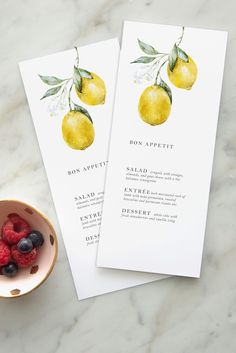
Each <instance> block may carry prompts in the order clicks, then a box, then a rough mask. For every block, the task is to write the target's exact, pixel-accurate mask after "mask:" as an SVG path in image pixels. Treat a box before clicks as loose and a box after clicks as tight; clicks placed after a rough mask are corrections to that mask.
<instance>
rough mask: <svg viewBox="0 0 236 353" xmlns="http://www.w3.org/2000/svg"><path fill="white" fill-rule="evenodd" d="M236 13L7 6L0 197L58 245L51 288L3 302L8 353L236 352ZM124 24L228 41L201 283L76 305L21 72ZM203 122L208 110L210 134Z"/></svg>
mask: <svg viewBox="0 0 236 353" xmlns="http://www.w3.org/2000/svg"><path fill="white" fill-rule="evenodd" d="M235 11H236V3H235V1H234V0H230V1H229V0H228V1H227V2H226V1H221V0H172V1H170V0H169V1H167V0H166V1H164V0H162V1H159V0H157V1H154V0H153V1H152V0H133V1H131V0H130V1H127V0H96V1H92V0H90V1H89V0H66V1H65V0H64V1H63V0H49V1H41V2H40V1H38V2H35V1H33V0H31V1H30V0H16V1H14V2H13V1H4V2H3V1H2V2H1V12H0V29H1V34H2V36H1V50H0V63H1V65H0V75H1V86H0V163H1V168H0V197H1V198H4V197H15V198H22V199H25V200H28V201H29V202H32V203H33V204H35V205H36V206H37V207H38V208H40V209H41V210H42V211H43V212H45V213H46V214H47V215H48V216H49V218H51V219H52V221H53V222H54V224H55V225H56V228H57V231H58V234H59V241H60V248H59V259H58V262H57V265H56V268H55V271H54V272H53V274H52V275H51V276H50V278H49V280H48V281H47V282H46V283H45V284H44V285H43V286H42V287H40V288H39V289H38V290H37V291H35V292H33V293H32V294H31V295H29V296H25V297H22V298H19V299H17V300H2V301H0V352H1V353H5V352H11V353H32V352H34V353H37V352H40V353H41V352H44V353H62V352H66V351H67V352H70V353H73V352H76V353H134V352H135V353H212V352H214V353H222V352H224V353H235V352H236V276H235V264H236V217H235V211H236V188H235V181H236V163H235V155H236V123H235V115H236V91H235V87H236V65H235V54H236V26H235ZM124 19H128V20H139V21H146V22H156V23H163V24H180V25H183V24H184V25H186V26H195V27H205V28H212V29H223V30H228V31H229V41H228V50H227V56H226V67H225V76H224V84H223V93H222V100H221V108H220V117H219V127H218V132H217V141H216V150H215V160H214V168H213V176H212V185H211V193H210V203H209V213H208V221H207V230H206V239H205V247H204V254H203V267H202V276H201V279H199V280H196V279H186V278H169V279H167V280H163V281H160V282H156V283H151V284H148V285H144V286H140V287H136V288H132V289H128V290H123V291H120V292H115V293H112V294H108V295H104V296H101V297H96V298H92V299H89V300H85V301H81V302H79V301H78V300H77V298H76V293H75V289H74V285H73V281H72V277H71V273H70V268H69V265H68V261H67V258H66V253H65V249H64V245H63V241H62V238H61V235H60V230H59V227H58V222H57V217H56V214H55V209H54V205H53V203H52V199H51V194H50V190H49V187H48V182H47V178H46V174H45V170H44V167H43V163H42V159H41V156H40V151H39V147H38V143H37V140H36V136H35V132H34V128H33V123H32V121H31V117H30V113H29V109H28V106H27V102H26V97H25V93H24V90H23V84H22V81H21V78H20V74H19V70H18V66H17V63H18V62H19V61H22V60H25V59H29V58H33V57H37V56H42V55H46V54H50V53H53V52H56V51H59V50H64V49H68V48H71V47H73V46H74V45H83V44H88V43H92V42H94V41H97V40H103V39H107V38H112V37H114V36H119V37H120V36H121V31H122V21H123V20H124ZM199 104H201V102H199ZM206 118H207V117H205V116H204V107H203V111H202V116H201V117H199V123H200V124H202V125H203V127H204V119H206ZM196 187H197V185H196ZM199 192H200V190H199Z"/></svg>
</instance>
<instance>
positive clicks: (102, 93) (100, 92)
mask: <svg viewBox="0 0 236 353" xmlns="http://www.w3.org/2000/svg"><path fill="white" fill-rule="evenodd" d="M90 73H91V76H92V77H93V78H86V77H82V92H79V91H78V90H77V89H76V93H77V95H78V97H79V98H80V99H81V100H82V102H84V103H86V104H88V105H97V104H104V103H105V98H106V86H105V83H104V81H103V80H102V79H101V77H99V76H97V75H96V74H94V73H93V72H90Z"/></svg>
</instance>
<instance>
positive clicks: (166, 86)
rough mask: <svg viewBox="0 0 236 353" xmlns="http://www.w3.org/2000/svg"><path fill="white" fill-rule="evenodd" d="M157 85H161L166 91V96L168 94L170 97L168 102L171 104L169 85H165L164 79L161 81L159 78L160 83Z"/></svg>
mask: <svg viewBox="0 0 236 353" xmlns="http://www.w3.org/2000/svg"><path fill="white" fill-rule="evenodd" d="M159 86H160V87H162V88H163V89H164V90H165V91H166V93H167V94H168V96H169V98H170V102H171V104H172V93H171V89H170V87H169V86H168V85H167V83H165V81H163V80H162V79H161V81H160V83H159Z"/></svg>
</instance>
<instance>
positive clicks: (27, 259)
mask: <svg viewBox="0 0 236 353" xmlns="http://www.w3.org/2000/svg"><path fill="white" fill-rule="evenodd" d="M11 254H12V257H13V259H14V260H15V262H16V263H17V265H18V266H19V267H28V266H30V265H32V264H33V263H34V261H35V260H36V257H37V249H36V248H34V249H33V250H31V252H28V253H27V254H23V253H21V252H20V251H19V250H18V249H17V247H16V245H13V246H12V248H11Z"/></svg>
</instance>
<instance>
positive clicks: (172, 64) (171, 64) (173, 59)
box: [168, 44, 178, 71]
mask: <svg viewBox="0 0 236 353" xmlns="http://www.w3.org/2000/svg"><path fill="white" fill-rule="evenodd" d="M177 59H178V48H177V46H176V44H175V45H174V46H173V48H172V50H171V52H170V54H169V57H168V60H169V68H170V71H173V70H174V67H175V64H176V62H177Z"/></svg>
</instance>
